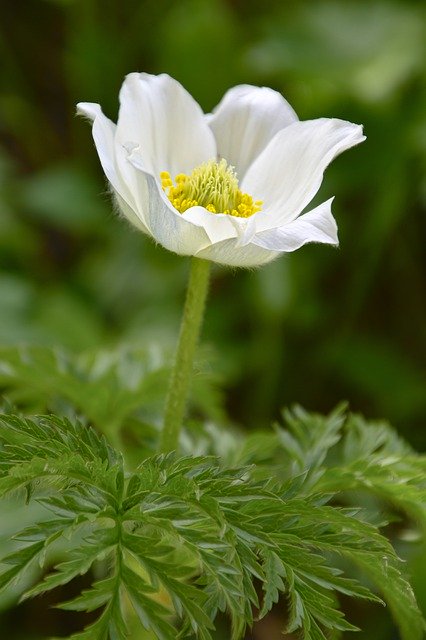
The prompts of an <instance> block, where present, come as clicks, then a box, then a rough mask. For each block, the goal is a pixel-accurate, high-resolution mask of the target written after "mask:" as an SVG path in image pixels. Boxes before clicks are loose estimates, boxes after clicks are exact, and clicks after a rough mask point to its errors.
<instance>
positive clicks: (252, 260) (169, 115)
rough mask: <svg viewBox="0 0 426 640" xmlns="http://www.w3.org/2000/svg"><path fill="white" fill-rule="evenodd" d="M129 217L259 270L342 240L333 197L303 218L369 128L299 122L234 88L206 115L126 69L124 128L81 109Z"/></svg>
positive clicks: (209, 256) (195, 248) (162, 236)
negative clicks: (328, 175)
mask: <svg viewBox="0 0 426 640" xmlns="http://www.w3.org/2000/svg"><path fill="white" fill-rule="evenodd" d="M77 108H78V113H79V114H82V115H84V116H86V117H88V118H89V119H90V120H91V121H92V122H93V138H94V141H95V144H96V148H97V151H98V154H99V158H100V161H101V164H102V167H103V170H104V172H105V174H106V177H107V179H108V181H109V183H110V186H111V189H112V192H113V195H114V199H115V201H116V203H117V205H118V208H119V210H120V211H121V212H122V214H123V215H124V216H125V217H126V218H127V219H128V220H129V221H130V222H131V223H132V224H133V225H134V226H135V227H137V228H138V229H140V230H141V231H143V232H144V233H146V234H147V235H149V236H151V237H152V238H154V240H155V241H156V242H158V243H159V244H160V245H162V246H163V247H165V248H166V249H168V250H170V251H173V252H174V253H178V254H181V255H190V256H196V257H198V258H202V259H206V260H211V261H213V262H218V263H220V264H225V265H233V266H241V267H255V266H258V265H261V264H264V263H267V262H270V261H271V260H273V259H274V258H276V257H277V256H279V255H280V254H281V253H286V252H289V251H295V250H296V249H299V248H300V247H301V246H303V245H304V244H306V243H308V242H320V243H325V244H331V245H337V244H338V239H337V225H336V222H335V220H334V218H333V215H332V213H331V203H332V200H333V198H330V199H329V200H327V201H326V202H323V203H322V204H320V205H318V206H317V207H315V208H314V209H311V210H310V211H307V212H305V209H306V208H307V206H308V205H309V203H310V202H311V200H312V198H313V197H314V196H315V194H316V193H317V191H318V189H319V187H320V185H321V182H322V176H323V173H324V170H325V168H326V167H327V166H328V165H329V164H330V162H331V161H332V160H333V159H334V158H335V157H336V156H337V155H338V154H339V153H341V152H342V151H345V150H346V149H349V148H350V147H353V146H354V145H356V144H359V143H360V142H362V141H363V140H364V139H365V137H364V136H363V133H362V127H361V126H360V125H356V124H352V123H350V122H346V121H344V120H339V119H336V118H318V119H316V120H307V121H303V122H301V121H299V120H298V118H297V115H296V113H295V112H294V110H293V109H292V107H291V106H290V105H289V104H288V102H287V101H286V100H285V99H284V98H283V97H282V96H281V95H280V94H279V93H277V92H276V91H273V90H272V89H269V88H266V87H254V86H250V85H239V86H236V87H233V88H232V89H230V90H229V91H228V92H227V93H226V94H225V96H224V97H223V99H222V100H221V102H220V103H219V104H218V106H217V107H216V108H215V109H214V110H213V112H212V113H211V114H204V113H203V112H202V110H201V108H200V106H199V105H198V104H197V102H196V101H195V100H194V99H193V98H192V96H191V95H190V94H189V93H188V92H187V91H186V90H185V89H184V88H183V87H182V85H181V84H179V82H177V81H176V80H174V79H173V78H171V77H170V76H168V75H165V74H163V75H159V76H154V75H150V74H147V73H131V74H129V75H128V76H127V77H126V79H125V81H124V83H123V86H122V88H121V91H120V111H119V115H118V122H117V124H114V123H113V122H111V120H109V119H108V118H107V117H106V116H105V115H104V114H103V113H102V110H101V107H100V106H99V105H98V104H93V103H87V102H81V103H79V104H78V106H77Z"/></svg>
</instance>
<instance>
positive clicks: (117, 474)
mask: <svg viewBox="0 0 426 640" xmlns="http://www.w3.org/2000/svg"><path fill="white" fill-rule="evenodd" d="M352 421H353V419H352ZM350 422H351V421H349V423H348V425H347V429H348V432H347V434H346V437H345V440H344V446H343V447H342V451H343V457H344V459H343V460H342V461H341V462H340V463H338V464H336V465H334V466H330V467H328V466H326V465H325V464H324V461H325V459H326V457H327V455H329V453H330V450H332V448H333V446H335V445H336V442H337V440H338V439H339V437H340V433H339V432H340V429H341V427H342V423H343V417H342V415H341V414H338V413H334V414H332V415H331V416H330V417H329V418H322V419H321V418H319V417H318V416H310V415H309V414H306V413H304V412H302V411H301V410H297V411H296V413H295V414H292V415H291V416H290V415H289V426H290V430H284V429H279V431H278V432H277V435H276V436H275V438H276V440H275V444H276V448H277V451H278V448H279V447H280V448H281V462H282V469H283V471H284V475H286V476H287V479H286V480H284V481H283V480H279V479H278V478H277V479H275V480H273V479H271V478H270V479H268V480H265V479H259V478H257V477H256V475H257V472H258V468H257V466H256V465H247V464H241V463H240V464H238V465H233V466H230V465H228V464H224V462H223V459H220V458H218V457H216V456H213V455H207V456H206V455H203V456H198V457H194V456H183V457H179V456H177V455H176V454H169V455H166V456H158V455H154V456H150V457H148V458H146V459H145V460H144V461H143V462H142V463H141V464H140V465H139V466H138V467H137V468H136V469H135V471H133V472H128V471H126V470H125V467H124V464H123V459H122V457H121V455H120V454H119V453H118V452H116V451H115V450H114V449H113V448H112V447H111V446H110V445H108V444H107V442H106V441H105V439H104V438H103V437H100V436H99V435H97V434H96V432H95V431H94V430H93V429H92V428H90V427H86V426H84V425H82V424H81V423H79V422H77V421H69V420H67V419H65V418H58V417H55V416H44V417H35V418H24V417H19V416H16V415H8V414H4V415H3V417H2V418H1V447H2V449H1V463H0V495H2V496H5V495H7V494H9V493H17V494H22V493H23V492H24V493H25V495H26V496H27V500H36V501H38V502H40V503H41V504H43V505H44V506H45V507H47V508H48V510H49V511H50V512H51V516H50V517H49V516H47V517H45V518H44V519H42V520H40V521H39V522H37V523H35V524H33V525H30V526H29V527H26V528H24V529H23V530H22V531H18V532H17V533H16V535H15V540H16V543H17V547H16V549H15V550H13V551H12V552H11V553H10V554H9V555H8V556H7V557H5V558H3V563H4V565H5V566H6V569H5V570H4V571H3V573H2V575H1V578H0V584H1V587H2V589H6V588H8V587H9V586H10V585H12V584H14V583H16V582H17V581H20V580H22V578H23V577H25V574H26V572H27V571H28V570H29V569H30V568H31V566H32V565H33V564H34V563H35V562H38V563H39V564H40V566H41V567H42V568H44V571H45V572H46V573H45V575H44V578H43V579H41V580H40V581H39V582H37V583H36V584H35V585H33V586H32V587H30V588H29V589H27V590H26V592H25V593H24V596H23V597H24V598H28V597H34V596H36V595H38V594H40V593H43V592H46V591H50V590H54V589H55V588H56V587H58V586H59V585H63V584H66V583H68V582H70V581H72V580H73V579H74V578H75V577H76V576H78V575H81V574H84V573H87V572H90V571H91V569H93V567H94V566H98V571H97V579H95V580H94V582H93V584H92V586H91V588H90V589H88V590H85V591H83V592H82V593H81V594H80V595H78V596H77V597H76V598H74V599H73V600H71V601H68V602H65V603H60V604H59V605H58V606H60V607H62V608H65V609H71V610H77V611H95V610H96V611H97V610H99V609H100V608H101V607H102V612H101V613H99V615H98V617H97V618H96V620H95V621H94V622H93V623H92V624H91V625H90V626H88V627H87V629H86V630H85V631H82V632H81V633H77V634H74V635H73V636H72V637H73V638H76V639H77V638H79V639H80V638H81V639H82V640H83V639H85V638H87V639H89V638H90V639H91V640H95V639H96V638H99V639H107V638H114V639H115V638H117V639H121V638H123V639H124V638H126V637H128V636H127V631H126V629H127V621H128V619H129V617H131V616H132V615H136V616H137V617H138V618H139V620H140V623H141V624H142V625H143V626H144V627H145V628H147V629H151V630H152V631H153V632H154V634H155V637H157V638H160V639H161V640H169V639H172V638H175V637H176V636H177V637H182V638H184V637H188V638H189V637H199V638H202V639H205V640H209V639H211V638H212V637H213V636H212V629H213V628H214V621H215V618H216V616H217V614H218V612H226V613H227V615H229V617H230V619H231V621H232V625H231V626H232V633H231V637H232V638H234V639H235V640H237V639H238V638H241V637H242V635H243V632H244V629H245V627H246V625H249V626H250V625H252V624H253V620H254V616H255V615H258V616H259V617H263V616H264V615H265V614H266V613H267V612H268V611H269V610H270V609H271V607H272V606H273V605H274V603H276V602H277V601H278V600H279V598H280V596H283V597H284V599H283V600H282V603H283V605H284V606H285V608H286V610H287V621H286V630H287V631H288V632H290V631H295V630H298V629H299V630H303V637H304V638H305V639H306V640H311V639H314V640H319V639H325V638H327V637H328V632H329V631H334V632H336V631H337V632H339V631H345V630H355V629H356V627H354V626H353V625H352V624H351V623H349V622H348V621H347V620H345V618H344V617H343V615H342V613H341V611H340V609H339V604H338V600H337V598H336V596H337V595H338V594H339V593H340V594H344V595H346V596H351V597H358V598H367V599H371V600H376V601H380V600H379V598H378V596H377V595H376V594H375V592H374V591H373V590H372V589H371V587H367V586H366V584H365V583H364V580H361V581H360V579H359V577H358V578H357V579H355V578H354V577H350V575H349V576H347V575H345V573H344V572H342V571H343V570H342V566H343V565H342V566H341V559H344V560H345V561H347V562H349V564H350V565H352V566H353V567H354V566H358V567H360V568H362V570H363V573H364V575H366V576H368V578H369V579H370V580H371V581H372V583H373V584H374V585H375V586H376V588H377V589H378V591H379V592H381V593H382V596H383V598H384V599H385V600H386V601H387V602H388V603H389V606H390V608H391V611H392V613H393V615H394V617H395V619H396V622H397V623H398V625H399V628H400V631H401V637H402V638H403V639H404V640H405V639H408V638H410V640H415V639H416V638H421V637H422V631H423V628H424V626H423V620H422V617H421V614H420V612H419V611H418V609H417V605H416V602H415V598H414V595H413V592H412V590H411V587H410V586H409V583H408V582H407V580H406V578H405V577H404V574H403V571H402V566H401V563H400V561H399V559H398V558H397V556H396V554H395V552H394V550H393V548H392V546H391V544H390V543H389V542H388V540H387V539H386V538H385V537H384V536H383V535H381V534H380V532H379V530H378V528H377V527H376V526H374V525H373V524H371V523H369V522H368V520H367V519H366V514H365V513H363V511H362V510H360V509H359V508H354V507H353V506H352V507H343V506H336V505H335V504H331V503H330V501H331V499H332V498H333V496H334V495H336V494H337V493H339V492H340V491H341V489H346V488H347V485H345V484H343V485H341V484H340V480H339V479H337V474H338V473H340V478H348V477H349V478H350V479H351V482H350V486H353V478H354V477H357V478H358V481H359V482H360V484H365V486H368V488H369V489H370V490H372V491H375V490H376V486H375V478H374V477H372V476H368V471H366V463H368V462H370V456H372V457H371V466H377V464H379V465H381V466H382V467H383V468H385V469H386V471H387V472H389V474H391V475H392V477H393V480H394V489H393V491H392V493H391V497H392V500H393V503H394V504H395V505H396V506H398V508H400V509H401V510H402V509H407V510H408V511H409V512H411V504H412V503H414V504H424V497H425V496H424V493H425V486H424V471H425V468H426V460H425V459H424V458H423V457H421V456H416V455H415V454H413V453H412V454H410V455H407V454H406V450H405V448H404V445H403V444H402V443H400V441H399V440H398V439H397V438H396V436H395V434H394V433H393V432H392V431H391V430H388V429H385V428H384V427H381V428H380V433H381V438H377V428H376V427H374V426H373V427H371V426H370V425H367V424H366V423H364V422H362V421H361V420H360V419H358V421H357V423H356V424H357V427H355V430H353V428H352V426H351V424H350ZM313 423H316V426H317V429H316V431H313V430H312V425H313ZM311 434H314V435H313V436H312V435H311ZM258 437H260V436H258ZM265 437H266V438H268V437H269V434H266V435H265ZM352 438H356V440H357V443H358V449H357V448H356V447H354V448H353V449H352V448H351V449H350V451H351V452H352V451H354V455H353V456H352V453H351V459H348V451H347V447H346V451H345V445H347V444H348V442H349V441H350V440H351V439H352ZM258 444H260V443H258ZM257 450H261V448H260V449H257ZM246 451H247V448H246ZM277 451H276V452H275V453H277ZM372 451H373V453H372ZM289 452H291V453H290V455H288V453H289ZM391 453H392V454H393V459H391V457H390V456H391ZM242 457H243V458H244V457H247V456H246V454H242ZM402 457H403V459H404V465H403V466H401V458H402ZM307 465H308V466H307ZM367 469H368V464H367ZM366 478H368V479H369V483H368V484H367V483H366ZM406 481H407V483H406ZM333 482H335V485H334V486H332V485H333ZM387 484H388V483H387V482H386V478H382V477H381V476H380V474H379V477H378V481H377V489H378V491H379V493H383V487H386V486H387ZM395 487H396V488H395ZM385 493H386V491H385ZM381 524H382V525H383V523H381ZM61 538H66V540H67V544H68V550H67V554H66V556H65V558H63V559H61V560H60V561H59V562H58V563H56V565H55V566H54V568H53V569H52V568H51V557H52V549H55V545H57V544H58V540H59V539H61ZM92 573H93V571H92ZM351 573H353V571H350V570H349V574H351ZM259 588H260V589H261V593H260V592H259ZM259 593H260V595H259ZM255 611H257V612H258V613H257V614H255Z"/></svg>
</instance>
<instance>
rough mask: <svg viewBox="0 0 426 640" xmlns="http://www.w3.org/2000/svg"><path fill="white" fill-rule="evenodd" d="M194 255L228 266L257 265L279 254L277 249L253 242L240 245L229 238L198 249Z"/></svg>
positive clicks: (269, 260) (235, 240)
mask: <svg viewBox="0 0 426 640" xmlns="http://www.w3.org/2000/svg"><path fill="white" fill-rule="evenodd" d="M196 255H197V257H198V258H204V259H205V260H211V261H212V262H217V263H218V264H223V265H227V266H229V267H259V266H260V265H262V264H266V263H267V262H271V260H274V258H276V257H278V256H279V255H280V254H279V252H277V251H270V250H269V249H264V248H263V247H259V246H257V245H255V244H249V245H247V246H245V247H241V246H239V245H238V240H237V239H230V240H224V241H223V242H219V243H217V244H212V245H211V246H209V247H207V248H205V249H202V250H200V251H199V252H198V253H197V254H196Z"/></svg>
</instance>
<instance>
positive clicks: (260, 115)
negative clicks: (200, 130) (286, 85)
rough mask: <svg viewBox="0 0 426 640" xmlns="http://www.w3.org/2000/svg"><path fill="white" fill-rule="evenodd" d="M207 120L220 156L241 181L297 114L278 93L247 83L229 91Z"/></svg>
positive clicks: (293, 120) (295, 118)
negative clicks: (262, 152) (273, 139)
mask: <svg viewBox="0 0 426 640" xmlns="http://www.w3.org/2000/svg"><path fill="white" fill-rule="evenodd" d="M207 118H208V122H209V124H210V127H211V129H212V131H213V133H214V135H215V138H216V142H217V150H218V154H219V156H220V157H222V158H225V159H226V160H227V162H228V163H229V164H231V165H232V166H234V167H235V169H236V171H237V174H238V177H239V179H240V180H241V179H242V177H243V175H244V174H245V172H246V170H247V168H248V167H249V165H250V164H251V163H252V162H253V160H254V159H255V158H256V157H257V156H258V155H259V153H260V152H261V151H262V150H263V149H264V148H265V147H266V145H267V144H268V142H269V141H270V140H271V139H272V138H273V137H274V135H275V134H276V133H277V131H280V129H283V128H284V127H287V126H288V125H289V124H291V123H292V122H295V121H296V120H297V115H296V113H295V112H294V111H293V109H292V107H291V106H290V105H289V104H288V102H287V101H286V100H285V99H284V98H283V97H282V95H281V94H280V93H278V92H277V91H273V89H268V88H267V87H252V86H250V85H246V84H245V85H239V86H236V87H233V88H232V89H230V90H229V91H227V93H226V94H225V95H224V97H223V98H222V100H221V102H220V103H219V104H218V106H217V107H216V108H215V109H214V111H213V113H212V114H211V115H209V116H207Z"/></svg>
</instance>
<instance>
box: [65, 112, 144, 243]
mask: <svg viewBox="0 0 426 640" xmlns="http://www.w3.org/2000/svg"><path fill="white" fill-rule="evenodd" d="M77 113H78V114H79V115H83V116H86V117H87V118H89V119H90V120H91V121H92V122H93V127H92V135H93V140H94V141H95V145H96V150H97V152H98V155H99V159H100V161H101V165H102V168H103V170H104V172H105V175H106V177H107V179H108V181H109V183H110V184H111V187H112V189H113V191H114V192H115V197H116V201H117V204H118V206H119V209H120V211H121V212H122V213H123V214H124V216H125V217H126V218H128V220H129V221H130V222H131V223H132V224H133V225H135V226H136V227H137V228H138V229H140V230H141V231H143V232H144V233H149V231H148V229H147V227H146V224H145V221H144V219H143V216H140V215H138V211H139V210H140V207H139V206H138V201H139V200H140V197H141V194H140V193H139V190H138V185H137V183H136V177H135V176H134V175H133V176H132V175H131V173H130V172H132V173H133V174H135V173H136V172H135V170H134V169H133V167H131V166H130V165H129V163H128V162H127V157H125V156H127V154H125V151H124V149H122V148H121V147H120V146H118V147H117V146H116V142H115V134H116V125H115V124H114V123H113V122H111V120H109V118H107V117H106V116H105V115H104V114H103V113H102V109H101V107H100V106H99V105H98V104H94V103H91V102H80V103H79V104H78V105H77Z"/></svg>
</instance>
